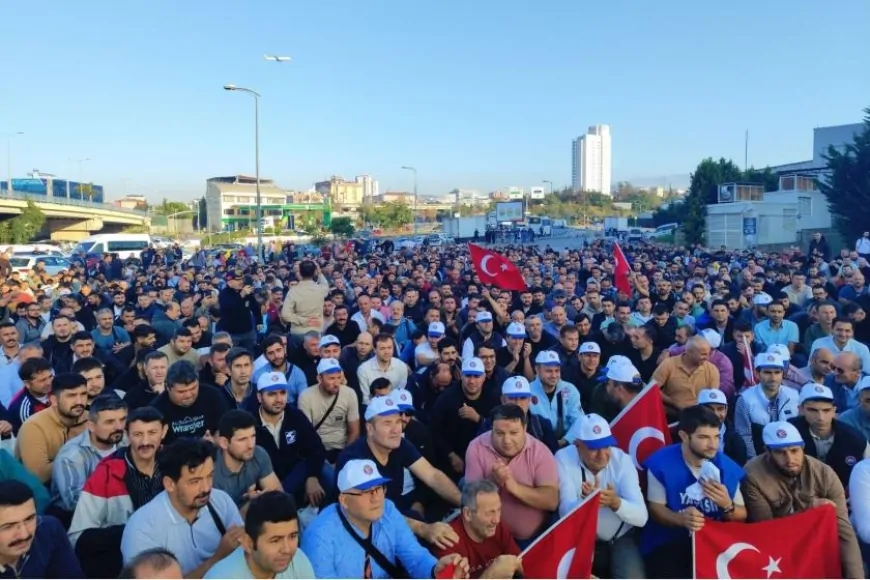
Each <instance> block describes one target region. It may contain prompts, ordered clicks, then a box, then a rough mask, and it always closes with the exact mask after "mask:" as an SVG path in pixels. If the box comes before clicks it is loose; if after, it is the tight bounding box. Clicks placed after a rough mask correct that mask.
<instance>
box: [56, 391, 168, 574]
mask: <svg viewBox="0 0 870 580" xmlns="http://www.w3.org/2000/svg"><path fill="white" fill-rule="evenodd" d="M166 429H167V426H166V425H164V423H163V416H162V415H161V414H160V412H159V411H157V410H156V409H154V408H152V407H142V408H140V409H135V410H133V411H131V412H130V414H129V415H127V441H128V445H127V446H125V447H121V448H119V449H118V450H117V451H115V452H114V453H112V455H110V456H109V457H107V458H105V459H104V460H103V461H100V462H99V463H98V464H97V466H96V468H95V470H94V473H93V474H92V475H91V476H90V477H89V478H88V480H87V481H86V482H85V486H84V488H83V489H82V492H81V495H80V496H79V499H78V503H77V504H76V506H75V513H74V514H73V518H72V523H71V524H70V528H69V538H70V541H71V542H72V543H73V546H74V547H75V550H76V554H77V555H78V556H79V559H80V560H81V562H82V563H83V566H84V569H85V572H86V573H87V577H89V578H114V577H115V576H116V575H117V573H118V570H120V569H121V536H122V534H123V532H124V525H125V524H126V523H127V520H128V519H129V518H130V515H131V514H132V513H133V512H134V511H136V510H137V509H139V508H140V507H142V506H143V505H145V504H146V503H148V502H149V501H151V500H152V499H154V496H156V495H157V494H158V493H160V492H161V491H163V477H162V476H161V475H160V469H159V468H158V466H157V461H156V457H157V450H158V449H160V445H161V443H162V441H163V437H164V436H165V435H166Z"/></svg>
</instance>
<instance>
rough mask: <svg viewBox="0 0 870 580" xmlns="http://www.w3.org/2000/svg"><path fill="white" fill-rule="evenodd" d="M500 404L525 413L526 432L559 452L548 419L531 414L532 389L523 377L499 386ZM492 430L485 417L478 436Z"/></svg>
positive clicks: (490, 423)
mask: <svg viewBox="0 0 870 580" xmlns="http://www.w3.org/2000/svg"><path fill="white" fill-rule="evenodd" d="M501 404H502V405H507V404H514V405H517V406H518V407H520V408H521V409H522V410H523V411H525V412H526V417H527V420H526V432H527V433H528V434H529V435H531V436H532V437H534V438H535V439H537V440H538V441H540V442H541V443H543V444H544V445H546V446H547V449H549V450H550V451H552V452H553V453H555V452H556V451H558V450H559V440H558V439H556V432H555V431H553V425H552V424H551V423H550V420H549V419H546V418H544V417H541V416H540V415H536V414H535V413H532V411H531V407H532V389H531V387H530V386H529V381H527V380H526V379H525V378H524V377H511V378H509V379H508V380H506V381H505V382H504V383H503V384H502V386H501ZM490 429H492V421H491V420H490V418H489V417H487V418H486V419H485V420H484V421H483V422H482V423H481V425H480V431H478V435H482V434H484V433H486V432H487V431H489V430H490Z"/></svg>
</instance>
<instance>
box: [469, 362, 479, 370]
mask: <svg viewBox="0 0 870 580" xmlns="http://www.w3.org/2000/svg"><path fill="white" fill-rule="evenodd" d="M468 368H472V369H473V368H477V363H476V362H474V361H471V362H469V363H468Z"/></svg>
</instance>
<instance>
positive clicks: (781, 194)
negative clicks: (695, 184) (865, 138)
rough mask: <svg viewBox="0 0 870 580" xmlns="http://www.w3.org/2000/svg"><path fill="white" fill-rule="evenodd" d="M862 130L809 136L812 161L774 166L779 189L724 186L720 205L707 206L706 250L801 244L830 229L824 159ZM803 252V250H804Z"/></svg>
mask: <svg viewBox="0 0 870 580" xmlns="http://www.w3.org/2000/svg"><path fill="white" fill-rule="evenodd" d="M863 130H864V125H863V124H861V123H855V124H851V125H835V126H831V127H819V128H816V129H814V130H813V158H812V159H811V160H809V161H799V162H797V163H787V164H785V165H777V166H775V167H771V169H772V170H773V171H774V172H775V173H776V174H777V175H779V189H778V190H777V191H769V192H765V191H764V189H763V187H761V186H759V185H757V184H736V183H728V184H722V185H720V187H719V203H718V204H712V205H708V206H707V245H708V246H710V247H714V248H718V247H719V246H723V245H724V246H727V247H728V248H729V249H745V248H750V247H755V246H764V247H768V246H783V245H790V244H800V245H801V246H802V247H804V246H805V244H804V243H803V242H804V239H805V238H806V237H808V236H809V235H812V233H813V232H815V231H822V232H825V233H827V232H828V231H829V230H830V229H831V225H832V224H831V214H830V212H829V211H828V200H827V198H825V196H824V195H823V194H822V192H821V191H819V189H818V185H817V180H824V179H826V178H827V175H828V170H827V163H826V162H825V159H824V154H825V153H826V152H827V150H828V147H834V148H836V149H839V150H842V149H843V148H844V147H845V146H846V145H847V144H848V143H850V142H852V141H853V140H854V138H855V135H857V134H858V133H859V132H861V131H863ZM804 249H806V248H805V247H804Z"/></svg>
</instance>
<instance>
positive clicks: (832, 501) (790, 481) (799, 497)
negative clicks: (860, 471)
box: [742, 421, 864, 578]
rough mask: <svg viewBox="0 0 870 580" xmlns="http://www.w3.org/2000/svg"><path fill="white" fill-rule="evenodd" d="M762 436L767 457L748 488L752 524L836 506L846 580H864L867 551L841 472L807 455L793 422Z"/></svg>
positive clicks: (750, 466)
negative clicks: (853, 518) (853, 521)
mask: <svg viewBox="0 0 870 580" xmlns="http://www.w3.org/2000/svg"><path fill="white" fill-rule="evenodd" d="M762 436H763V438H764V445H765V448H766V451H765V452H764V453H762V454H761V455H759V456H758V457H755V458H754V459H751V460H750V461H749V463H747V464H746V479H745V480H744V481H743V486H742V487H743V492H744V494H745V497H746V510H747V512H748V514H749V519H750V521H753V522H763V521H767V520H772V519H775V518H782V517H785V516H788V515H790V514H793V513H798V512H802V511H805V510H808V509H810V508H813V507H816V506H820V505H833V506H834V508H835V509H836V510H837V527H838V536H839V540H840V561H841V562H842V566H843V578H864V564H863V562H862V559H861V549H860V547H859V546H858V540H857V538H856V537H855V530H854V529H853V528H852V524H851V522H850V521H849V510H848V506H847V504H846V492H845V490H844V489H843V484H842V483H840V479H839V478H838V477H837V474H836V472H835V471H834V470H833V469H832V468H831V467H829V466H828V465H826V464H825V463H823V462H821V461H819V460H818V459H816V458H815V457H810V456H808V455H806V454H805V453H804V440H803V439H802V438H801V434H800V432H799V431H798V429H797V428H796V427H795V426H794V425H793V424H791V423H789V422H787V421H775V422H772V423H768V424H767V425H765V426H764V432H763V433H762ZM826 556H828V557H831V556H832V555H831V554H826Z"/></svg>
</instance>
